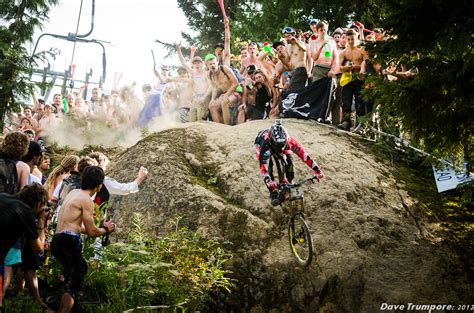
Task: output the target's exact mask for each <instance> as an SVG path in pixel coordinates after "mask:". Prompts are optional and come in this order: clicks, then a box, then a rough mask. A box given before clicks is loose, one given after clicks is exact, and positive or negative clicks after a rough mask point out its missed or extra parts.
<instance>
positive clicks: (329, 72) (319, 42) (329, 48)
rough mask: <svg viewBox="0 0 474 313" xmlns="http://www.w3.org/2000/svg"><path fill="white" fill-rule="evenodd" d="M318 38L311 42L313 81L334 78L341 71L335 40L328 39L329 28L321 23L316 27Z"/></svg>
mask: <svg viewBox="0 0 474 313" xmlns="http://www.w3.org/2000/svg"><path fill="white" fill-rule="evenodd" d="M315 28H316V31H317V34H318V38H317V39H316V40H312V41H311V42H310V49H311V57H312V58H313V61H314V67H313V73H312V81H313V82H315V81H317V80H320V79H321V78H324V77H333V76H334V75H335V74H336V73H337V72H338V71H339V59H338V58H339V53H338V51H337V47H336V43H335V42H334V40H330V39H329V38H328V34H327V33H328V26H327V24H326V23H324V22H319V23H317V24H316V26H315Z"/></svg>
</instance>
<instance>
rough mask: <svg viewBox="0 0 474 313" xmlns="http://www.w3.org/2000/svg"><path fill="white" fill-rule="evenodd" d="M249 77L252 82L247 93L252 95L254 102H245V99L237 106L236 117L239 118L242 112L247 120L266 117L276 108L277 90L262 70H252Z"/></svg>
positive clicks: (241, 116)
mask: <svg viewBox="0 0 474 313" xmlns="http://www.w3.org/2000/svg"><path fill="white" fill-rule="evenodd" d="M251 77H252V79H253V84H252V85H251V89H250V91H249V92H248V93H247V94H248V95H251V96H253V98H254V103H255V104H254V105H252V104H246V101H244V103H243V104H242V105H241V106H240V107H239V115H238V119H239V120H241V119H242V118H243V115H244V113H246V115H247V120H262V119H267V118H269V116H270V112H271V111H272V110H275V109H277V106H278V91H277V89H276V88H275V87H274V86H273V84H272V81H271V79H270V78H269V77H268V76H267V75H265V73H264V72H263V71H262V70H254V71H252V72H251ZM247 88H248V87H247Z"/></svg>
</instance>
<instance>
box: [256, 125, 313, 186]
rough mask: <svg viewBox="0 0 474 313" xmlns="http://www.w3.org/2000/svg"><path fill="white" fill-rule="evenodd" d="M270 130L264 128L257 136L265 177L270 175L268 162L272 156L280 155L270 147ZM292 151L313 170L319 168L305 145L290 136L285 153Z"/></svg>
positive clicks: (260, 160)
mask: <svg viewBox="0 0 474 313" xmlns="http://www.w3.org/2000/svg"><path fill="white" fill-rule="evenodd" d="M268 132H269V129H265V130H262V131H260V132H259V133H258V135H257V138H255V149H256V157H257V159H258V161H259V163H260V175H261V176H262V177H264V178H265V179H266V178H267V177H270V175H269V173H268V164H269V162H270V158H271V156H272V155H274V154H277V155H278V153H276V152H275V151H273V150H272V148H271V147H270V140H269V138H268ZM291 151H293V152H294V153H295V154H296V155H297V156H298V157H299V158H300V159H301V160H302V161H303V162H304V163H306V165H308V166H309V167H310V168H311V169H312V170H313V171H315V170H319V166H318V164H317V163H316V161H314V160H313V159H311V157H310V156H309V155H308V154H307V153H306V152H305V151H304V148H303V146H301V145H300V144H299V143H298V141H296V139H294V138H292V137H289V136H288V143H287V145H286V147H285V150H284V151H283V154H285V155H289V154H290V153H291Z"/></svg>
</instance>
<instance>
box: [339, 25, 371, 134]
mask: <svg viewBox="0 0 474 313" xmlns="http://www.w3.org/2000/svg"><path fill="white" fill-rule="evenodd" d="M346 36H347V43H348V45H347V47H346V49H344V50H343V51H342V52H341V54H340V55H339V60H340V66H341V67H340V69H341V72H342V73H343V76H344V73H347V74H350V75H349V77H350V78H351V79H350V82H347V83H345V84H344V85H343V78H341V82H340V84H341V86H343V87H342V112H343V114H344V122H343V123H342V124H340V125H339V126H338V127H339V128H342V129H344V130H349V129H350V127H351V123H352V124H354V121H352V122H351V120H350V115H351V112H352V100H353V99H354V102H355V109H356V112H357V115H358V116H362V115H364V111H363V108H364V102H363V100H362V97H361V93H360V91H361V90H362V85H363V83H364V82H363V81H362V80H359V79H357V78H356V75H353V74H357V73H359V72H360V67H361V64H362V62H363V61H364V60H365V59H366V58H367V52H366V51H365V50H364V48H362V47H359V46H358V41H357V33H356V32H355V31H354V30H352V29H349V30H348V31H347V32H346ZM347 74H346V75H347ZM354 126H355V125H352V127H354Z"/></svg>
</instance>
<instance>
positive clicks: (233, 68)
mask: <svg viewBox="0 0 474 313" xmlns="http://www.w3.org/2000/svg"><path fill="white" fill-rule="evenodd" d="M229 67H230V69H231V70H232V72H233V73H234V75H235V77H236V78H237V82H238V83H239V84H240V83H241V82H243V81H244V78H243V77H242V75H241V74H240V72H239V71H238V70H237V69H236V68H235V67H233V66H232V65H231V66H229ZM219 68H220V70H221V71H222V73H223V74H224V75H225V77H227V79H230V77H229V75H227V73H226V71H224V66H223V65H219ZM209 79H210V80H212V73H211V72H209Z"/></svg>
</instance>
